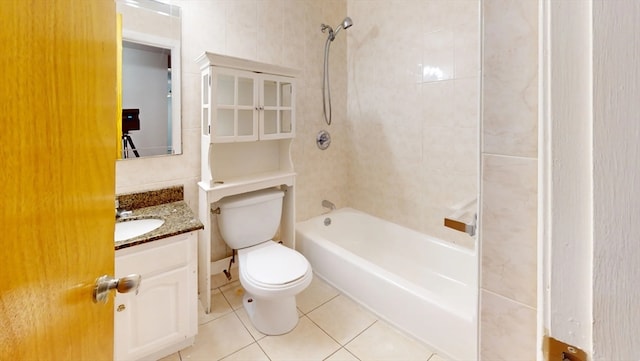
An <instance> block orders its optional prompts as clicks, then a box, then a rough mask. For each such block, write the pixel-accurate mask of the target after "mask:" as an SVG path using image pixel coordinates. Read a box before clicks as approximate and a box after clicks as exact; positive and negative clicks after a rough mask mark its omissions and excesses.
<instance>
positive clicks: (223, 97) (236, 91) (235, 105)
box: [211, 68, 259, 143]
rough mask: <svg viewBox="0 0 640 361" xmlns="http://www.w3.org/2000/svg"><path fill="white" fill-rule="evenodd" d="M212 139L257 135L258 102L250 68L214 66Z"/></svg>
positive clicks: (256, 137)
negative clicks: (237, 68) (248, 69)
mask: <svg viewBox="0 0 640 361" xmlns="http://www.w3.org/2000/svg"><path fill="white" fill-rule="evenodd" d="M212 73H213V76H212V79H213V84H212V86H211V88H212V89H211V92H212V99H211V103H212V104H213V108H212V109H211V117H212V120H211V123H212V124H211V141H212V142H214V143H221V142H237V141H251V140H257V139H258V131H257V130H258V110H259V108H258V102H257V98H258V97H257V94H256V86H255V82H256V79H255V76H254V74H253V73H251V72H243V71H234V70H231V69H217V68H213V71H212Z"/></svg>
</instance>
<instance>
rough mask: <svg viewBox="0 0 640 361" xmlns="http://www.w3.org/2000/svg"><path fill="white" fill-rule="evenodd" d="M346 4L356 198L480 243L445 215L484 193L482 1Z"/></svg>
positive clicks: (368, 208)
mask: <svg viewBox="0 0 640 361" xmlns="http://www.w3.org/2000/svg"><path fill="white" fill-rule="evenodd" d="M348 10H349V15H350V16H351V17H352V19H353V21H354V26H353V27H352V28H351V29H350V30H349V51H348V64H347V73H348V75H347V77H348V80H349V83H348V105H347V107H348V123H347V126H348V128H347V136H348V139H349V141H348V149H347V151H348V152H349V153H348V159H349V166H348V179H349V183H348V184H349V192H348V202H349V203H348V204H349V205H350V206H351V207H354V208H357V209H360V210H363V211H365V212H367V213H370V214H373V215H376V216H378V217H381V218H384V219H388V220H391V221H393V222H395V223H398V224H401V225H404V226H406V227H409V228H412V229H415V230H418V231H421V232H424V233H427V234H430V235H433V236H436V237H438V238H441V239H445V240H448V241H451V242H455V243H459V244H462V245H464V246H467V247H469V248H473V247H475V242H474V239H473V238H472V237H470V236H468V235H466V234H464V233H460V232H457V231H453V230H451V229H449V228H445V227H443V220H444V217H446V216H449V215H450V214H452V213H453V212H454V211H455V210H456V208H457V207H459V206H460V205H463V204H466V203H468V202H471V201H474V200H475V199H476V198H477V194H478V149H479V147H478V119H479V115H478V114H479V111H478V108H479V100H478V99H479V71H480V61H479V39H480V37H479V2H478V1H477V0H397V1H389V0H349V7H348Z"/></svg>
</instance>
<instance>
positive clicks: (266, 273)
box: [218, 189, 313, 335]
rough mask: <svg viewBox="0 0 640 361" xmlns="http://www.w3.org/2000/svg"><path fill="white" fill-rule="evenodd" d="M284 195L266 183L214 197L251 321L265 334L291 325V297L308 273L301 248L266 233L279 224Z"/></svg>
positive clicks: (293, 300) (293, 310)
mask: <svg viewBox="0 0 640 361" xmlns="http://www.w3.org/2000/svg"><path fill="white" fill-rule="evenodd" d="M283 197H284V192H283V191H281V190H278V189H267V190H261V191H257V192H250V193H245V194H242V195H238V196H231V197H225V198H223V199H222V200H221V201H220V202H219V207H220V213H219V214H218V226H219V229H220V234H221V235H222V238H223V239H224V241H225V243H227V245H229V247H231V248H233V249H236V250H237V251H238V272H239V274H240V284H241V285H242V287H243V288H244V290H245V295H244V298H243V306H244V308H245V310H246V311H247V314H248V315H249V319H250V320H251V322H252V323H253V325H254V327H255V328H256V329H257V330H258V331H260V332H262V333H263V334H265V335H281V334H284V333H287V332H289V331H291V330H292V329H293V328H295V326H296V325H297V324H298V311H297V308H296V298H295V297H296V295H297V294H298V293H300V292H302V290H304V289H305V288H306V287H307V286H309V284H310V283H311V280H312V278H313V272H312V270H311V265H310V264H309V261H307V259H306V258H305V257H304V256H303V255H302V254H301V253H299V252H297V251H295V250H293V249H291V248H288V247H286V246H284V245H282V244H280V243H277V242H275V241H273V240H272V239H271V238H272V237H273V236H274V234H275V233H276V232H277V230H278V227H279V225H280V219H281V216H282V199H283Z"/></svg>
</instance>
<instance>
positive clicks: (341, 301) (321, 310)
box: [307, 295, 377, 345]
mask: <svg viewBox="0 0 640 361" xmlns="http://www.w3.org/2000/svg"><path fill="white" fill-rule="evenodd" d="M307 316H308V317H309V318H310V319H311V321H313V322H315V323H316V324H317V325H318V326H320V328H322V329H323V330H324V331H325V332H326V333H327V334H329V336H331V337H333V338H334V339H335V340H336V341H338V343H340V344H341V345H345V344H347V343H348V342H349V341H351V340H352V339H353V338H354V337H356V336H357V335H358V334H359V333H361V332H362V331H364V330H365V329H366V328H367V327H369V326H371V325H372V324H373V323H374V322H376V320H377V318H376V316H374V315H373V314H372V313H371V312H369V311H367V310H365V309H364V308H362V307H361V306H360V305H358V304H357V303H355V302H354V301H352V300H351V299H349V298H348V297H346V296H343V295H339V296H337V297H335V298H333V299H331V300H330V301H329V302H327V303H325V304H324V305H322V306H320V307H318V308H316V309H315V310H313V311H311V312H310V313H309V314H308V315H307Z"/></svg>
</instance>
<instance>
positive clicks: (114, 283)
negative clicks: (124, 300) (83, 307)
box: [93, 274, 142, 303]
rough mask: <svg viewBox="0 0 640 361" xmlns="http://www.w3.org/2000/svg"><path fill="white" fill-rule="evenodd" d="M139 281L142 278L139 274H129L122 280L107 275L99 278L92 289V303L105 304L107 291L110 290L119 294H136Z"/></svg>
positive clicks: (107, 296) (107, 295) (107, 297)
mask: <svg viewBox="0 0 640 361" xmlns="http://www.w3.org/2000/svg"><path fill="white" fill-rule="evenodd" d="M141 280H142V276H140V275H139V274H130V275H128V276H125V277H122V278H114V277H111V276H107V275H103V276H100V277H98V279H97V280H96V285H95V287H94V288H93V302H95V303H107V300H108V299H109V291H111V290H117V291H118V292H120V293H128V292H131V291H135V292H136V294H138V288H139V287H140V281H141Z"/></svg>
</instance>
